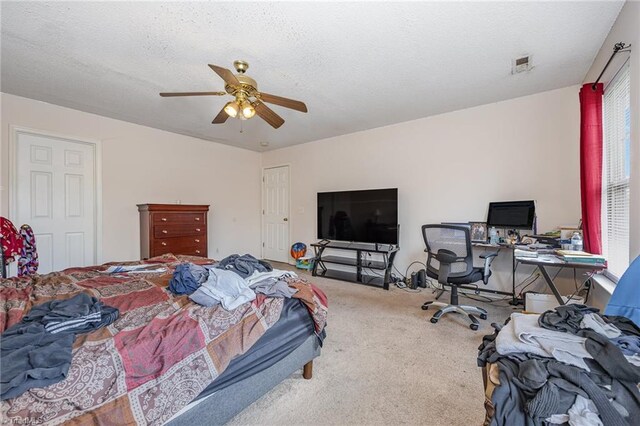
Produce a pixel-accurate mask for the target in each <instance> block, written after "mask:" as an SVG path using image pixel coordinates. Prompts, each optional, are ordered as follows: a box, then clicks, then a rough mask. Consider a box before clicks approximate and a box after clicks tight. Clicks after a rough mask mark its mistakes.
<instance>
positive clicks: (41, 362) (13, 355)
mask: <svg viewBox="0 0 640 426" xmlns="http://www.w3.org/2000/svg"><path fill="white" fill-rule="evenodd" d="M119 314H120V313H119V311H118V309H116V308H113V307H111V306H107V305H104V304H103V303H102V302H100V301H99V300H98V299H97V298H95V297H91V296H89V295H87V294H85V293H80V294H77V295H76V296H74V297H71V298H70V299H65V300H51V301H49V302H45V303H42V304H40V305H37V306H34V307H33V308H31V310H30V311H29V313H28V314H27V315H25V316H24V317H22V320H21V321H20V322H19V323H18V324H15V325H13V326H11V327H9V328H8V329H7V330H6V331H5V332H4V333H2V336H1V341H2V345H1V346H0V358H2V368H1V369H0V399H1V400H3V401H4V400H6V399H9V398H15V397H16V396H19V395H22V394H23V393H24V392H25V391H27V390H28V389H31V388H38V387H44V386H49V385H52V384H55V383H58V382H60V381H62V380H64V379H65V378H66V377H67V374H68V372H69V367H70V366H71V360H72V350H73V343H74V341H75V339H76V335H78V334H81V333H89V332H92V331H95V330H98V329H100V328H102V327H105V326H107V325H109V324H111V323H113V322H114V321H115V320H116V319H118V316H119Z"/></svg>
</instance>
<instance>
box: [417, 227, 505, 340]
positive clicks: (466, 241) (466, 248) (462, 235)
mask: <svg viewBox="0 0 640 426" xmlns="http://www.w3.org/2000/svg"><path fill="white" fill-rule="evenodd" d="M422 236H423V238H424V244H425V246H426V247H427V248H426V249H425V251H426V252H427V276H429V277H431V278H434V279H437V280H438V282H439V283H440V284H441V285H442V286H443V287H444V286H445V285H448V286H451V302H450V303H449V304H446V303H442V302H438V301H437V299H438V298H439V297H440V296H442V293H443V292H444V290H442V291H441V292H440V294H438V296H437V297H436V301H429V302H425V303H424V304H423V305H422V309H424V310H427V309H429V306H439V307H440V309H439V310H438V311H437V312H436V313H435V314H434V315H433V317H431V322H432V323H434V324H435V323H437V322H438V320H439V319H440V318H441V317H442V315H444V314H447V313H449V312H458V313H461V314H465V315H468V316H469V319H470V320H471V324H470V325H469V327H470V328H471V329H472V330H477V329H478V324H479V323H478V320H477V318H476V317H475V316H474V314H477V315H479V316H480V318H482V319H487V311H485V310H484V309H482V308H478V307H476V306H468V305H459V304H458V286H459V285H462V284H472V283H475V282H478V281H483V282H484V283H485V284H487V282H488V281H489V277H490V276H491V269H490V267H491V262H493V259H494V258H495V257H496V256H497V255H498V253H485V254H482V255H480V258H482V259H484V267H482V268H476V267H474V266H473V252H472V251H471V237H470V234H469V228H468V227H465V226H453V225H423V226H422Z"/></svg>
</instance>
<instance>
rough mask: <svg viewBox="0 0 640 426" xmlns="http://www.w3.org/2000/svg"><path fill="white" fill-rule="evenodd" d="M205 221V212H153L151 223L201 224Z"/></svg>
mask: <svg viewBox="0 0 640 426" xmlns="http://www.w3.org/2000/svg"><path fill="white" fill-rule="evenodd" d="M206 222H207V214H206V213H164V212H157V213H153V224H154V225H156V224H163V223H165V224H189V223H195V224H202V225H204V224H205V223H206Z"/></svg>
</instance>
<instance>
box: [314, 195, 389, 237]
mask: <svg viewBox="0 0 640 426" xmlns="http://www.w3.org/2000/svg"><path fill="white" fill-rule="evenodd" d="M318 238H319V239H327V240H337V241H354V242H361V243H381V244H398V188H391V189H368V190H364V191H339V192H318Z"/></svg>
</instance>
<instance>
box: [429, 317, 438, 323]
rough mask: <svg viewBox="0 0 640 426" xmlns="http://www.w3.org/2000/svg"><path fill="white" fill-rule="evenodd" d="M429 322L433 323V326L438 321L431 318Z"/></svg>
mask: <svg viewBox="0 0 640 426" xmlns="http://www.w3.org/2000/svg"><path fill="white" fill-rule="evenodd" d="M430 321H431V322H432V323H434V324H435V323H437V322H438V320H437V319H435V318H431V319H430Z"/></svg>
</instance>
